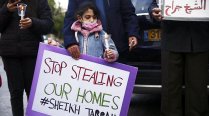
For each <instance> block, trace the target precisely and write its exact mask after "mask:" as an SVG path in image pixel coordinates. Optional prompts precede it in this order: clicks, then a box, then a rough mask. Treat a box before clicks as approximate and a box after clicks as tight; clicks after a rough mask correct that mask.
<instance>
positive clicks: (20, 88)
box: [3, 57, 24, 116]
mask: <svg viewBox="0 0 209 116" xmlns="http://www.w3.org/2000/svg"><path fill="white" fill-rule="evenodd" d="M3 63H4V69H5V71H6V73H7V81H8V87H9V92H10V96H11V98H10V99H11V106H12V113H13V116H24V113H23V92H24V84H23V83H24V80H23V75H22V69H21V67H22V66H21V63H20V60H19V59H17V58H8V57H3Z"/></svg>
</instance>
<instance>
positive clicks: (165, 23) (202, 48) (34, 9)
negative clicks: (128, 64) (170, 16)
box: [0, 0, 209, 116]
mask: <svg viewBox="0 0 209 116" xmlns="http://www.w3.org/2000/svg"><path fill="white" fill-rule="evenodd" d="M68 1H69V4H68V9H67V11H66V15H65V19H64V27H63V35H64V47H65V48H66V49H67V51H68V52H69V53H70V55H71V56H72V57H73V58H74V59H76V60H78V59H79V57H80V54H87V55H91V56H95V57H99V58H103V59H105V60H106V61H107V62H115V61H117V62H123V60H124V58H125V56H126V55H127V53H128V52H130V51H131V50H132V49H133V48H134V47H135V46H136V45H137V44H138V41H140V35H139V27H140V25H138V21H137V16H136V14H135V8H134V6H133V4H132V2H131V0H68ZM19 3H24V4H27V10H26V12H25V16H24V17H23V16H21V17H20V16H18V13H17V12H18V11H17V10H19V9H18V8H19V7H18V4H19ZM136 7H137V6H136ZM20 10H21V9H20ZM149 13H150V16H151V18H152V21H153V22H155V23H160V24H161V27H162V28H161V29H162V40H161V42H162V44H161V46H162V52H161V55H162V99H161V116H209V107H208V93H207V82H208V76H209V75H208V51H209V33H208V32H209V22H207V21H206V22H201V21H170V20H164V17H163V16H162V11H161V9H160V8H159V6H158V4H157V2H156V0H153V2H152V4H150V7H149ZM55 23H56V22H55ZM53 24H54V22H53V19H52V14H51V10H50V7H49V5H48V2H47V0H1V1H0V33H1V34H2V36H1V39H0V56H2V59H3V63H4V69H5V71H6V73H7V79H8V85H9V86H8V87H9V92H10V97H11V105H12V113H13V116H24V110H23V93H24V91H26V94H27V97H29V94H30V88H31V83H32V79H33V72H34V68H35V62H36V57H37V51H38V45H39V42H42V41H43V40H42V35H44V34H47V33H50V32H51V31H52V28H53ZM49 44H50V45H58V44H59V43H57V42H54V41H53V40H49ZM95 48H97V49H95ZM0 82H1V81H0ZM0 84H1V83H0ZM183 84H184V85H185V92H184V93H185V98H184V99H185V103H182V101H183V100H182V99H183V98H182V95H183V94H182V93H183V92H182V85H183Z"/></svg>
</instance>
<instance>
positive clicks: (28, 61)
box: [22, 57, 36, 98]
mask: <svg viewBox="0 0 209 116" xmlns="http://www.w3.org/2000/svg"><path fill="white" fill-rule="evenodd" d="M22 64H23V74H24V87H25V92H26V95H27V98H29V95H30V89H31V84H32V81H33V74H34V70H35V64H36V57H25V58H23V59H22Z"/></svg>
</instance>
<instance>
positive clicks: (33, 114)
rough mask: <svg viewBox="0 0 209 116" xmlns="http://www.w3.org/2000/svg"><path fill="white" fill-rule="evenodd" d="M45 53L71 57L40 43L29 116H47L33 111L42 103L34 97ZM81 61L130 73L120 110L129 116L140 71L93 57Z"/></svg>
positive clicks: (28, 107)
mask: <svg viewBox="0 0 209 116" xmlns="http://www.w3.org/2000/svg"><path fill="white" fill-rule="evenodd" d="M45 51H51V52H54V53H59V54H60V55H65V56H67V57H69V58H70V57H71V56H70V55H69V54H68V52H67V51H66V49H63V48H58V47H54V46H49V45H47V44H43V43H40V46H39V52H38V57H37V61H36V68H35V72H34V78H33V83H32V87H31V93H30V98H29V102H28V106H27V111H26V115H27V116H47V115H46V114H44V113H41V112H38V111H34V110H33V109H32V107H33V106H34V104H35V102H40V101H34V97H35V95H36V91H37V85H38V80H39V78H40V77H39V76H40V69H41V64H42V62H43V55H44V52H45ZM80 59H82V60H86V61H90V62H94V63H97V64H102V65H105V66H108V67H113V68H116V69H120V70H124V71H127V72H129V76H128V79H127V80H128V81H127V85H126V88H125V95H124V97H123V102H122V106H121V109H120V116H127V114H128V109H129V104H130V101H131V95H132V91H133V85H134V84H135V79H136V75H137V71H138V69H137V68H135V67H133V66H128V65H125V64H121V63H117V62H115V63H108V62H106V61H105V60H103V59H101V58H95V57H91V56H87V55H81V58H80ZM75 62H76V61H75ZM118 92H120V91H118ZM75 116H76V115H75ZM87 116H88V114H87Z"/></svg>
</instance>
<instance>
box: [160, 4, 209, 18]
mask: <svg viewBox="0 0 209 116" xmlns="http://www.w3.org/2000/svg"><path fill="white" fill-rule="evenodd" d="M161 2H162V5H161V4H159V5H161V7H162V11H163V16H164V19H165V20H182V21H209V0H162V1H161Z"/></svg>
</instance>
